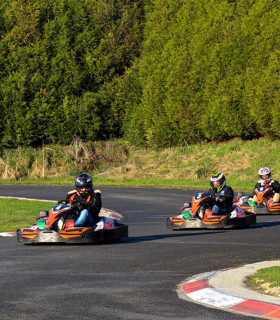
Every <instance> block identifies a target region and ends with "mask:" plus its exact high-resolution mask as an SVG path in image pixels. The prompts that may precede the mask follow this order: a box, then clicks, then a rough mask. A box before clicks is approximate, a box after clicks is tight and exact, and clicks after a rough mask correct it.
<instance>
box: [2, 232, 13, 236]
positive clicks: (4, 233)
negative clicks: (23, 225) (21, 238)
mask: <svg viewBox="0 0 280 320" xmlns="http://www.w3.org/2000/svg"><path fill="white" fill-rule="evenodd" d="M15 235H16V232H0V237H14V236H15Z"/></svg>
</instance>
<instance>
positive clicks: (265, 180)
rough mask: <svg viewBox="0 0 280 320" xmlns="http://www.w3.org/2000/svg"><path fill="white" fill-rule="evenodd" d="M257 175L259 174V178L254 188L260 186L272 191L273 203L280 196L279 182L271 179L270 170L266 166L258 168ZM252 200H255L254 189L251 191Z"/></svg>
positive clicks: (276, 201) (277, 200)
mask: <svg viewBox="0 0 280 320" xmlns="http://www.w3.org/2000/svg"><path fill="white" fill-rule="evenodd" d="M259 176H260V180H259V181H258V182H257V183H256V185H255V188H254V190H255V189H257V188H260V187H264V188H269V189H271V190H272V191H273V193H274V195H273V203H278V202H279V199H280V196H279V193H280V184H279V182H278V181H277V180H272V179H271V171H270V169H269V168H267V167H262V168H260V170H259ZM253 195H254V196H253V199H252V200H253V201H254V202H255V203H256V202H257V196H256V194H255V191H253Z"/></svg>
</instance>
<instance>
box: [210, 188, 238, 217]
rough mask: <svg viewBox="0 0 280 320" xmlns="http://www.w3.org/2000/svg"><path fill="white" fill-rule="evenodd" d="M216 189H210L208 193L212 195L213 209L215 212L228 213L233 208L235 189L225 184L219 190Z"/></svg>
mask: <svg viewBox="0 0 280 320" xmlns="http://www.w3.org/2000/svg"><path fill="white" fill-rule="evenodd" d="M215 191H216V190H215V189H214V190H213V189H212V188H211V189H209V191H208V193H209V194H211V195H212V202H211V206H212V211H213V214H227V213H229V212H230V211H231V209H232V203H233V198H234V192H233V189H232V188H231V187H229V186H225V187H224V188H223V189H222V190H220V191H219V192H217V191H216V192H215Z"/></svg>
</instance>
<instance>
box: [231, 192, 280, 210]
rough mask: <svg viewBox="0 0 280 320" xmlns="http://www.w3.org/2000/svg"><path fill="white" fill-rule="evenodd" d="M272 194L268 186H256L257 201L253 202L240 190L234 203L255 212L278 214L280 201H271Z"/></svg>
mask: <svg viewBox="0 0 280 320" xmlns="http://www.w3.org/2000/svg"><path fill="white" fill-rule="evenodd" d="M273 194H274V192H273V190H271V189H270V188H266V187H260V188H256V189H255V195H256V197H257V201H256V202H253V201H252V199H249V197H248V196H243V194H242V192H239V193H238V194H237V197H236V201H235V202H234V204H235V205H237V206H238V207H240V208H242V209H244V210H247V211H250V212H253V213H255V214H279V213H280V203H273Z"/></svg>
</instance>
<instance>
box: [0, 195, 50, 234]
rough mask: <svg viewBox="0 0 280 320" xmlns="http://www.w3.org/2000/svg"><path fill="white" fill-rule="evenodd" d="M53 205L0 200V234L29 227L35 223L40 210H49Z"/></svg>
mask: <svg viewBox="0 0 280 320" xmlns="http://www.w3.org/2000/svg"><path fill="white" fill-rule="evenodd" d="M54 204H55V203H54V202H44V201H33V200H32V201H30V200H18V199H0V208H1V224H0V232H4V231H15V230H16V229H18V228H21V227H30V226H31V225H32V224H35V223H36V218H37V217H38V213H39V211H40V210H49V209H50V208H51V207H53V206H54Z"/></svg>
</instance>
